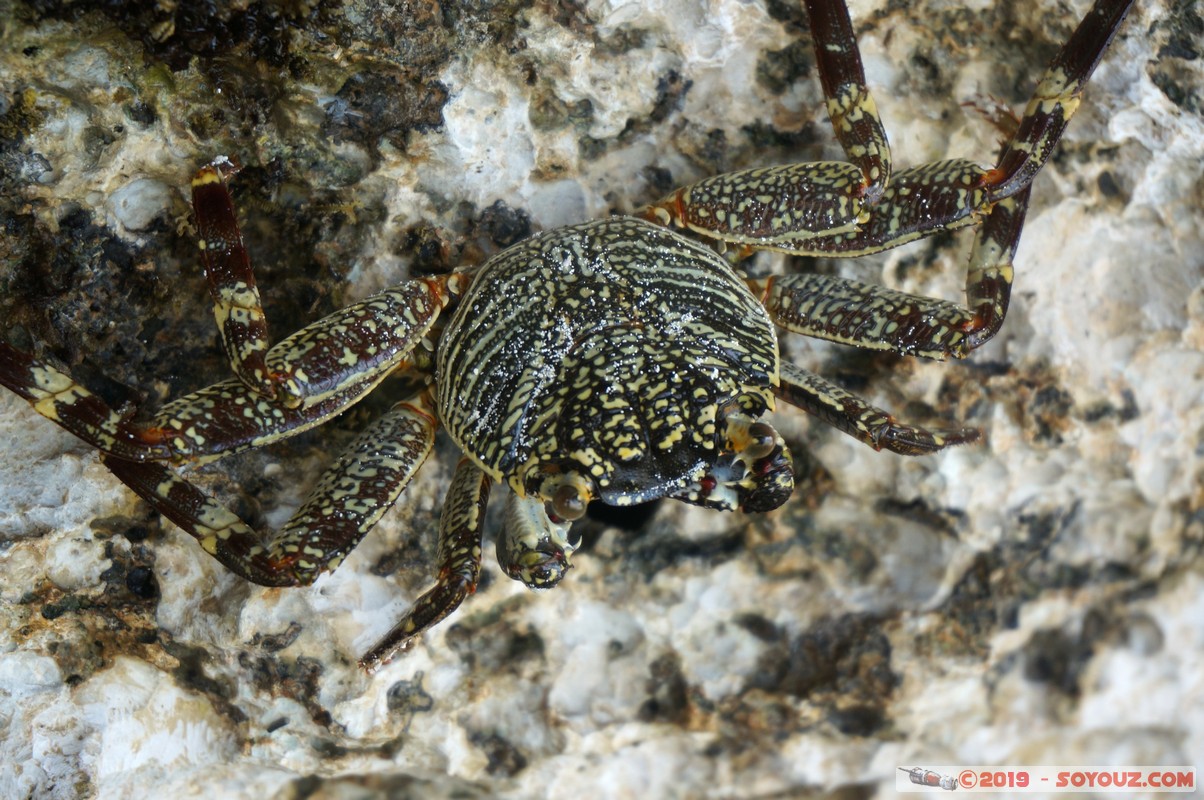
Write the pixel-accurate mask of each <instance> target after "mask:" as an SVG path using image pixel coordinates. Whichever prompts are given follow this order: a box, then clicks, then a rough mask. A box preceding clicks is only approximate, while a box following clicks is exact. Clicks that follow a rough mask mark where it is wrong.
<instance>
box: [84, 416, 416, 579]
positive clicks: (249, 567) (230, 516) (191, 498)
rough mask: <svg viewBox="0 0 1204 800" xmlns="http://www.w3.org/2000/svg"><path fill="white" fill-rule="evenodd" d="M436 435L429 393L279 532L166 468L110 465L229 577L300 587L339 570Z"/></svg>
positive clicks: (350, 453) (385, 423) (110, 461)
mask: <svg viewBox="0 0 1204 800" xmlns="http://www.w3.org/2000/svg"><path fill="white" fill-rule="evenodd" d="M437 427H438V424H437V423H436V421H435V417H434V410H433V408H432V406H431V401H430V397H429V395H428V394H427V393H423V394H421V395H419V396H418V397H415V398H413V399H411V400H409V401H406V402H402V403H398V404H397V405H395V406H394V407H393V408H392V409H391V410H390V411H389V412H387V413H386V414H385V415H384V416H382V417H380V418H379V419H377V420H376V421H375V422H373V423H372V424H371V425H369V426H368V427H367V428H366V429H365V430H364V431H363V432H362V433H360V435H359V436H358V437H356V439H355V440H354V441H353V442H352V443H351V444H350V445H349V446H348V447H347V449H346V450H344V451H343V452H342V453H341V454H340V455H339V456H338V457H337V458H335V460H334V462H333V463H332V464H331V465H330V466H329V467H328V468H327V469H326V471H325V472H324V473H323V474H322V476H321V477H320V478H319V480H318V483H317V485H316V486H315V487H314V489H313V491H312V492H311V493H310V496H309V498H308V499H307V500H306V501H305V502H304V503H303V504H302V505H301V507H300V508H298V509H297V511H296V512H295V513H294V514H293V515H292V517H291V518H290V519H289V520H288V522H286V523H285V524H284V526H283V527H281V528H280V530H278V531H275V532H261V531H256V530H255V529H253V528H252V527H251V526H249V525H248V524H247V523H245V522H244V521H243V520H242V519H241V518H239V517H238V516H237V515H235V514H234V513H233V512H231V511H229V510H228V509H226V508H225V507H224V506H222V505H221V504H220V503H218V502H217V501H216V500H214V499H213V498H212V497H210V496H209V495H207V494H205V493H204V492H203V491H201V490H200V489H199V488H197V487H196V486H194V485H193V484H192V483H190V482H189V481H187V480H185V479H184V478H182V477H180V476H179V475H177V474H176V472H175V471H174V470H173V469H171V468H170V467H168V466H167V465H166V464H163V463H160V462H138V461H126V460H123V459H120V458H113V457H111V456H106V457H105V458H104V463H105V466H107V467H108V468H109V469H110V470H111V471H112V472H113V474H114V475H116V476H117V477H118V478H119V479H120V480H121V481H122V483H124V484H125V485H126V486H128V487H130V488H131V489H133V490H134V492H135V493H136V494H138V495H139V496H140V497H142V498H143V499H144V500H146V501H147V502H148V503H150V504H151V505H152V506H154V508H155V509H156V510H157V511H158V512H159V513H161V514H162V515H163V516H165V517H167V518H168V519H170V520H171V521H172V522H174V523H175V524H176V525H178V526H180V527H181V528H183V529H184V530H185V531H186V532H187V533H188V534H190V535H191V536H192V537H193V538H195V539H196V540H197V541H198V542H199V543H200V545H201V547H202V548H203V549H204V550H205V552H207V553H209V554H210V555H211V556H213V557H214V558H216V559H217V560H218V561H220V562H221V563H222V564H223V565H224V566H225V567H226V568H227V569H229V570H230V571H231V572H233V573H235V574H236V575H239V576H240V577H242V578H245V579H246V580H249V581H251V582H252V583H256V584H259V585H261V586H300V585H306V584H309V583H312V582H313V581H314V579H316V578H317V577H318V576H319V575H320V574H322V573H323V572H329V571H330V570H333V569H335V568H336V567H338V565H339V564H340V563H341V562H342V560H343V558H344V557H345V556H346V555H347V554H348V553H349V552H351V551H352V550H353V549H354V548H355V546H356V545H357V544H359V542H360V540H361V539H363V538H364V536H365V535H366V534H367V533H368V531H370V530H371V529H372V527H373V526H374V525H376V523H377V521H378V520H379V519H380V518H381V516H382V515H383V514H384V513H385V512H386V511H388V510H389V508H391V507H392V505H393V503H394V502H395V501H396V500H397V498H398V497H399V496H400V495H401V493H402V491H404V489H405V487H406V485H407V484H408V483H409V482H410V479H411V478H412V477H413V476H414V474H415V473H416V472H417V471H418V468H419V467H421V466H422V463H423V461H425V460H426V457H427V455H429V453H430V451H431V447H432V446H433V445H434V441H435V430H436V429H437Z"/></svg>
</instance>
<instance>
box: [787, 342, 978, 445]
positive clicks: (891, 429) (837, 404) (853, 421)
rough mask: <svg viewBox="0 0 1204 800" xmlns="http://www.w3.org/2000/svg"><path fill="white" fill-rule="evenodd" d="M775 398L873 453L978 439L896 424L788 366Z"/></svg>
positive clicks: (974, 433) (973, 434)
mask: <svg viewBox="0 0 1204 800" xmlns="http://www.w3.org/2000/svg"><path fill="white" fill-rule="evenodd" d="M775 394H777V396H778V397H780V398H782V399H783V400H785V401H786V402H787V403H789V404H790V405H792V406H795V407H796V408H801V409H802V410H803V411H806V412H807V413H808V414H811V415H813V416H815V417H818V418H819V419H821V420H823V421H824V422H826V423H828V424H829V425H831V426H833V427H834V428H837V429H838V430H840V431H843V432H844V433H847V434H848V435H850V436H852V437H854V438H855V439H858V440H860V441H861V442H864V443H865V444H868V445H869V446H870V447H872V448H874V449H875V450H889V451H890V452H892V453H899V454H900V455H905V456H918V455H924V454H926V453H935V452H936V451H937V450H941V449H943V448H946V447H949V446H950V445H955V444H967V443H969V442H973V441H977V440H978V437H979V435H980V434H979V431H978V430H976V429H975V428H960V429H958V430H928V429H926V428H918V427H915V426H913V425H907V424H905V423H902V422H899V421H898V420H896V419H895V418H894V417H893V416H891V415H890V414H888V413H887V412H885V411H883V410H882V409H880V408H875V407H874V406H872V405H870V404H869V403H866V402H865V401H864V400H861V399H860V398H858V397H857V396H856V395H853V394H851V393H849V392H846V391H845V390H844V389H841V388H840V387H839V386H837V385H835V384H833V383H830V382H828V381H826V380H824V379H823V378H821V377H819V376H818V375H815V374H813V373H810V372H807V371H806V370H803V369H800V368H798V367H796V366H794V365H793V364H789V363H783V364H782V365H781V385H780V386H779V387H777V389H775Z"/></svg>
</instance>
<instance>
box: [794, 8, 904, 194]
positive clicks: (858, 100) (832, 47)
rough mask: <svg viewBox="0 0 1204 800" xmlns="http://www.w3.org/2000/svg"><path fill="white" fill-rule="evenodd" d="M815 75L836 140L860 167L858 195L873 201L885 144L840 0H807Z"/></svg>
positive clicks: (881, 180) (886, 170)
mask: <svg viewBox="0 0 1204 800" xmlns="http://www.w3.org/2000/svg"><path fill="white" fill-rule="evenodd" d="M806 6H807V16H808V18H809V19H810V21H811V39H812V42H813V43H814V46H815V62H816V66H817V67H818V69H819V81H820V85H821V86H823V90H824V98H825V99H826V101H827V106H828V119H830V120H831V122H832V128H833V129H834V130H835V132H836V140H837V141H838V142H840V146H841V147H843V148H844V152H845V155H846V156H847V157H848V159H849V161H850V162H851V163H853V164H854V165H856V166H857V168H858V169H860V170H861V175H862V187H861V195H862V197H863V198H864V200H865V202H866V203H867V204H869V205H873V204H875V203H877V202H878V200H880V199H881V197H882V192H883V190H884V189H885V188H886V185H887V183H888V182H889V181H890V168H891V162H890V144H889V143H888V142H887V140H886V130H885V128H883V126H882V120H881V119H880V118H879V116H878V106H877V104H875V103H874V98H873V96H872V95H871V94H870V90H869V88H868V87H867V86H866V83H865V70H864V68H863V67H862V66H861V52H860V51H859V50H858V48H857V37H856V36H854V35H853V23H852V21H851V20H850V19H849V9H848V6H846V5H845V3H844V2H843V0H806Z"/></svg>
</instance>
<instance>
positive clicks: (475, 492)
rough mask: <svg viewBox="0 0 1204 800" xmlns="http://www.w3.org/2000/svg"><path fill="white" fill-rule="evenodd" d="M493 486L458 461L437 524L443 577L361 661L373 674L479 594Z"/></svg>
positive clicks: (466, 461) (468, 464)
mask: <svg viewBox="0 0 1204 800" xmlns="http://www.w3.org/2000/svg"><path fill="white" fill-rule="evenodd" d="M492 484H493V481H492V480H491V479H490V478H489V476H488V475H487V474H485V472H484V471H482V470H481V468H480V467H478V466H477V465H476V464H474V463H473V462H472V461H470V460H469V459H467V458H462V459H460V463H459V464H458V465H456V472H455V475H453V476H452V482H451V486H450V487H448V490H447V497H446V499H445V500H444V501H443V515H442V516H441V517H440V518H439V556H438V561H439V577H438V579H437V580H436V582H435V585H434V586H433V587H432V588H431V589H429V590H427V591H426V592H425V593H423V595H422V596H421V597H419V598H418V600H417V601H416V602H415V603H414V607H413V608H412V609H410V612H409V613H408V614H406V616H405V617H403V618H402V619H401V621H400V622H398V623H397V624H396V625H394V626H393V627H392V628H391V629H390V630H389V632H388V633H387V634H385V635H384V637H383V638H381V640H380V641H378V642H377V643H376V644H374V645H373V646H372V648H371V649H370V650H369V651H368V652H367V653H365V654H364V655H363V656H362V657H361V658H360V662H359V663H360V666H361V667H362V668H363V669H364V670H366V671H368V672H375V671H376V670H377V669H379V668H380V667H381V666H383V665H384V664H386V663H387V662H388V661H389V659H390V658H391V657H392V656H393V654H394V653H396V652H397V651H398V650H400V649H402V648H403V647H405V646H406V645H407V644H408V643H409V642H411V641H412V640H413V639H415V638H416V637H418V636H420V635H421V634H422V633H423V631H426V630H429V629H430V628H431V627H433V626H435V625H438V624H439V623H440V622H442V621H443V620H444V619H446V618H447V615H448V614H451V613H452V612H453V611H455V610H456V609H457V608H458V607H459V606H460V603H462V602H464V598H466V597H468V595H470V594H472V593H473V592H475V591H476V588H477V579H478V578H479V577H480V575H481V536H482V532H483V527H484V523H485V506H486V505H487V504H488V502H489V489H490V487H491V486H492Z"/></svg>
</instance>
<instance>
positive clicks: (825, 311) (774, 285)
mask: <svg viewBox="0 0 1204 800" xmlns="http://www.w3.org/2000/svg"><path fill="white" fill-rule="evenodd" d="M897 185H898V184H897V183H896V184H892V186H890V187H889V188H888V189H887V194H890V193H891V192H892V191H893V190H894V189H895V188H896V187H897ZM1028 194H1029V193H1028V188H1027V187H1026V188H1025V189H1024V190H1023V191H1022V192H1020V193H1019V194H1018V195H1017V196H1015V197H1011V198H1008V199H1007V200H1003V201H1000V202H998V203H996V204H995V206H994V208H992V209H991V213H990V214H989V215H988V216H987V218H986V220H984V222H983V224H982V225H981V226H980V227H979V229H978V232H977V235H976V237H975V240H974V248H973V250H972V251H971V254H970V264H969V267H968V269H967V272H966V301H967V306H965V307H963V306H960V305H958V304H957V303H951V302H948V301H946V300H940V299H937V298H932V297H924V296H922V295H914V294H908V293H905V292H899V291H896V290H894V289H888V288H886V287H884V286H879V285H876V284H867V283H860V282H858V281H852V280H848V279H846V278H840V277H836V276H831V275H816V274H813V273H797V274H793V275H781V276H769V277H766V278H759V279H750V280H749V281H748V284H749V287H750V288H751V289H752V290H753V292H754V294H756V295H758V296H759V297H760V298H761V300H762V302H763V303H764V304H765V307H766V308H767V309H768V310H769V313H770V315H771V316H772V317H773V318H774V321H775V322H776V323H777V324H779V325H781V326H782V327H783V328H785V329H787V330H789V331H793V332H795V333H802V334H806V335H808V336H814V337H817V338H820V339H827V340H829V341H833V342H840V343H841V344H849V345H854V346H856V347H864V348H867V349H872V350H891V351H893V352H896V353H899V354H902V355H912V356H923V357H925V358H935V359H944V358H948V357H950V356H952V357H954V358H964V357H965V356H966V355H968V354H969V353H970V351H972V350H973V349H974V348H976V347H979V346H980V345H982V344H983V343H984V342H986V341H988V340H989V339H990V338H991V337H992V336H994V335H995V333H996V332H998V330H999V327H1000V326H1001V325H1002V324H1003V318H1004V315H1005V314H1006V313H1007V307H1008V300H1009V298H1010V296H1011V286H1012V274H1013V268H1012V260H1013V257H1014V256H1015V253H1016V248H1017V246H1018V245H1019V244H1020V233H1021V230H1022V228H1023V225H1024V214H1025V211H1026V210H1027V204H1028Z"/></svg>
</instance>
